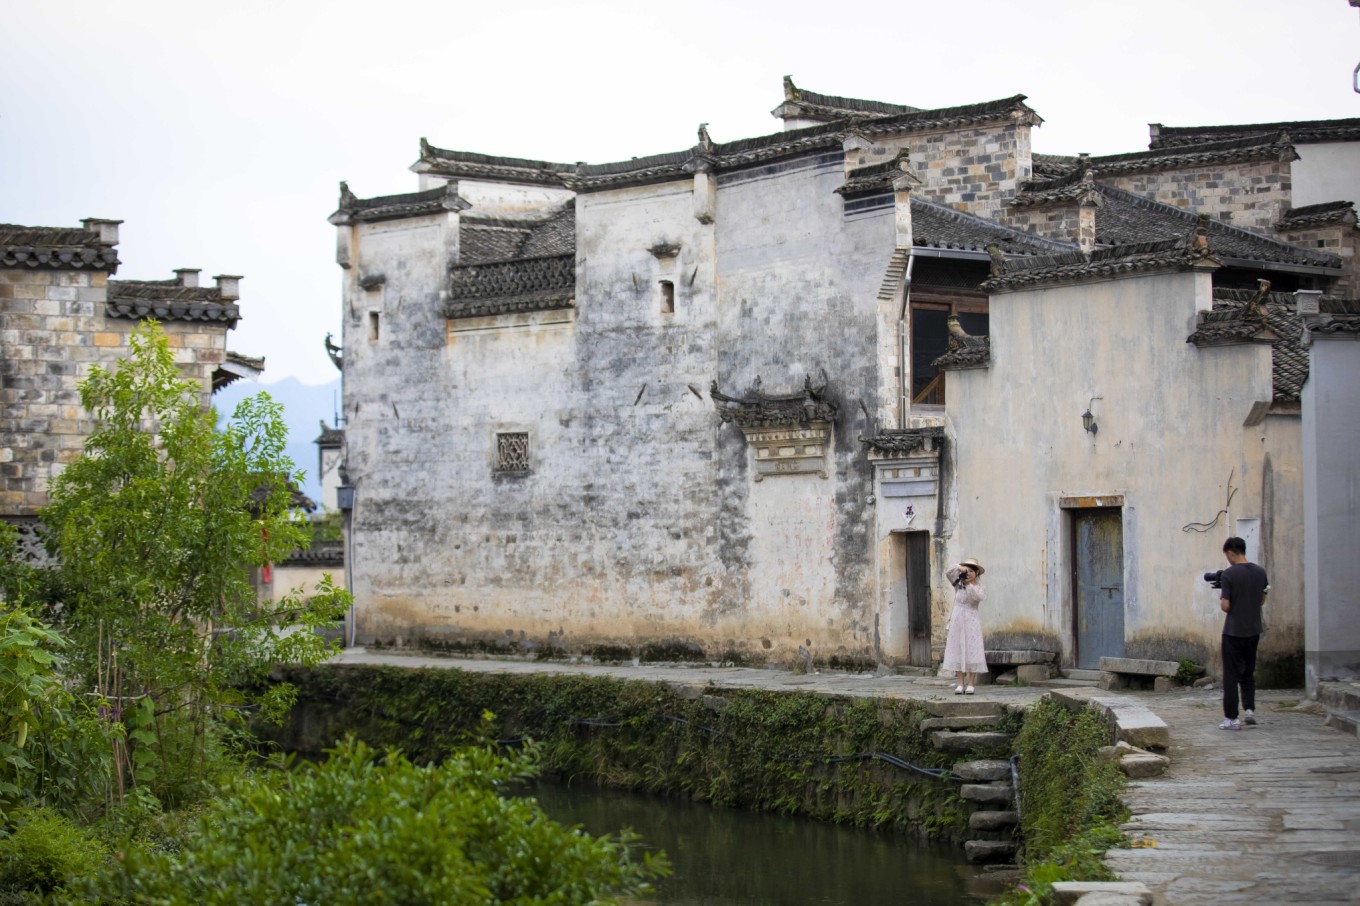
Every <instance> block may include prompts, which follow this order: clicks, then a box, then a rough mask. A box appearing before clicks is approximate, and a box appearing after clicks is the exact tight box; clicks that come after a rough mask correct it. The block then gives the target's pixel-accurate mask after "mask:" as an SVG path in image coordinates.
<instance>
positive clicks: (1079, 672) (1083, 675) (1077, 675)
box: [1062, 667, 1100, 683]
mask: <svg viewBox="0 0 1360 906" xmlns="http://www.w3.org/2000/svg"><path fill="white" fill-rule="evenodd" d="M1062 675H1063V676H1064V677H1066V678H1067V679H1076V680H1090V681H1091V682H1093V683H1095V682H1099V681H1100V671H1099V670H1083V669H1081V668H1079V667H1072V668H1071V669H1068V670H1064V671H1063V672H1062Z"/></svg>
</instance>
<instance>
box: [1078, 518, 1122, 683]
mask: <svg viewBox="0 0 1360 906" xmlns="http://www.w3.org/2000/svg"><path fill="white" fill-rule="evenodd" d="M1072 567H1073V569H1072V572H1073V583H1074V586H1075V587H1074V589H1073V591H1074V595H1073V599H1074V600H1075V601H1076V621H1077V627H1076V629H1077V631H1076V636H1077V639H1076V641H1077V658H1076V660H1077V666H1078V667H1080V668H1082V669H1086V670H1098V669H1099V668H1100V659H1101V658H1102V657H1123V656H1124V523H1123V513H1122V511H1121V510H1119V509H1100V510H1073V511H1072Z"/></svg>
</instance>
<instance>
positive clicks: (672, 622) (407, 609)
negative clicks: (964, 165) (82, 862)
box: [345, 155, 893, 659]
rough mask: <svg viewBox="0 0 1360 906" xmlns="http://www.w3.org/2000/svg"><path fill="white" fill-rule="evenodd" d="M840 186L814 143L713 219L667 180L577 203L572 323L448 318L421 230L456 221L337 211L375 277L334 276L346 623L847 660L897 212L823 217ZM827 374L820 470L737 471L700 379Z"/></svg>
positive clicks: (511, 641)
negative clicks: (499, 465)
mask: <svg viewBox="0 0 1360 906" xmlns="http://www.w3.org/2000/svg"><path fill="white" fill-rule="evenodd" d="M842 179H843V168H842V163H841V160H840V157H839V155H831V156H830V158H829V159H827V160H824V161H818V162H816V163H809V162H802V163H799V164H795V165H792V166H787V167H786V166H774V167H770V168H766V169H764V170H761V171H760V172H751V173H749V174H746V175H745V176H744V177H741V178H734V179H730V180H725V181H724V183H723V184H722V185H721V186H720V188H719V189H718V194H717V202H716V205H717V208H716V216H717V219H716V223H714V224H710V225H705V224H701V223H700V222H699V221H698V220H696V219H695V217H694V201H693V195H692V185H693V184H692V183H691V182H690V181H688V180H686V181H678V182H674V183H666V184H662V185H657V186H648V187H641V188H630V189H621V190H616V191H610V192H600V193H593V194H588V195H583V196H580V197H578V199H577V231H578V232H577V300H576V302H577V307H576V312H575V317H574V319H572V320H562V319H561V318H560V316H559V315H558V314H557V313H542V317H539V316H534V317H530V318H528V319H524V318H510V317H506V318H503V319H502V321H501V323H503V324H504V323H510V322H511V321H517V323H519V326H513V327H506V326H502V327H499V328H495V329H481V330H471V329H469V327H472V326H478V325H473V324H471V323H469V322H454V323H453V330H451V331H450V332H448V334H447V336H446V335H445V332H444V321H443V319H442V317H440V316H439V310H440V304H441V299H442V287H443V282H442V281H443V276H442V274H443V271H442V270H441V268H446V267H447V258H446V257H445V258H444V259H443V260H441V252H440V249H441V248H445V247H447V246H448V242H447V236H446V234H445V233H444V232H443V230H444V228H445V227H444V224H445V223H447V224H451V225H452V227H456V217H452V216H450V217H448V218H447V220H445V219H444V218H428V219H426V220H425V222H421V221H418V220H411V221H403V222H400V224H399V225H396V226H393V225H387V226H386V227H385V228H384V225H381V224H379V225H374V226H371V227H362V228H360V229H359V230H358V233H359V236H358V239H357V242H356V243H355V246H356V248H357V249H358V253H357V255H356V256H355V266H354V267H353V268H352V270H351V275H352V274H353V273H354V272H359V271H362V272H364V273H379V272H380V273H384V274H385V275H386V276H387V282H386V283H385V284H384V286H383V287H382V288H381V289H380V290H379V291H378V292H376V293H364V292H363V291H362V290H360V289H358V287H357V281H355V280H353V279H352V277H351V280H350V281H349V282H348V289H347V308H348V314H347V322H346V329H347V342H346V357H345V368H346V375H345V381H346V384H345V386H346V407H347V414H348V416H349V418H350V421H349V422H348V423H347V445H348V448H349V468H350V472H351V478H352V480H353V482H354V484H355V485H356V488H357V501H356V508H355V511H354V514H353V519H354V532H353V539H354V543H353V556H352V561H351V562H352V564H353V571H354V593H355V596H356V612H357V628H358V638H359V640H360V641H361V642H380V643H394V644H411V643H415V642H419V641H423V642H427V643H434V644H441V643H448V644H457V645H481V646H486V647H494V648H504V647H514V648H516V649H517V650H523V649H525V648H533V647H535V646H545V645H552V646H561V647H565V648H567V649H569V650H576V651H586V652H589V651H591V650H601V649H612V650H617V649H619V648H628V649H631V650H633V651H639V650H644V649H646V648H647V646H654V647H656V648H658V649H666V648H667V646H670V648H672V649H673V648H674V646H677V645H679V646H682V647H686V648H688V649H689V650H691V651H701V652H702V653H704V654H705V655H706V656H709V657H717V656H721V655H723V654H724V653H728V652H735V653H739V654H741V655H743V656H750V657H752V658H753V659H761V658H773V659H789V658H791V657H792V656H793V654H794V652H795V651H796V649H797V646H798V645H802V644H805V643H806V642H808V641H809V640H810V641H811V642H812V647H813V649H814V650H815V651H816V652H817V653H818V654H819V655H821V656H825V657H842V658H861V659H870V658H871V657H872V650H873V644H874V626H873V610H874V608H873V603H872V602H873V598H872V590H873V583H872V571H871V567H870V563H871V551H870V547H871V542H870V541H869V533H870V532H871V531H872V518H873V515H872V513H873V511H872V504H871V503H870V502H869V501H868V500H867V498H868V497H869V496H870V495H871V494H872V480H871V473H870V471H869V466H868V464H867V463H866V462H865V460H864V456H863V453H862V448H861V447H860V445H859V443H858V437H859V435H861V434H866V433H870V429H869V426H868V424H867V422H866V420H865V418H864V415H863V411H862V409H861V404H863V406H864V408H867V409H868V411H870V412H873V411H875V410H876V409H877V408H878V402H877V400H876V399H875V394H876V389H875V388H876V387H877V386H878V377H877V367H878V366H877V363H876V357H875V355H874V343H875V336H874V334H875V326H874V325H875V303H874V296H875V292H876V290H877V286H878V282H879V280H880V279H881V276H882V273H881V269H882V268H883V267H884V266H885V265H886V262H887V256H888V255H890V254H891V246H892V235H893V233H892V230H893V227H892V218H891V216H890V214H891V212H888V214H889V216H886V217H872V218H860V219H854V218H851V219H847V218H845V217H844V216H843V213H842V202H841V199H840V196H838V195H836V194H834V191H833V190H834V189H835V188H836V187H837V186H839V185H840V184H841V181H842ZM452 227H450V228H452ZM658 244H669V245H677V244H678V245H679V247H680V251H679V254H678V256H676V257H675V258H661V259H658V258H657V257H656V256H654V255H653V254H652V253H651V252H650V251H649V249H651V248H653V247H655V246H657V245H658ZM661 280H669V281H670V282H672V283H673V285H674V289H675V311H674V313H671V314H666V313H663V312H662V310H661V305H660V290H659V281H661ZM370 310H378V311H381V312H382V318H381V322H380V323H381V325H382V327H381V335H380V338H379V340H378V341H376V342H372V341H369V340H368V339H367V321H366V317H367V312H368V311H370ZM491 320H494V319H488V320H487V321H486V322H484V323H483V322H479V325H480V326H481V327H488V326H489V324H490V321H491ZM554 320H556V321H557V322H558V323H549V322H551V321H554ZM823 371H825V373H826V375H827V378H828V379H829V380H830V382H831V384H830V388H829V394H830V395H831V396H832V397H833V398H834V399H835V401H836V402H837V404H838V406H839V407H840V412H839V415H838V416H837V419H836V424H835V426H834V428H833V432H832V440H831V449H830V453H829V456H828V462H827V474H828V477H827V478H821V477H820V476H818V475H791V476H785V475H781V476H772V477H769V478H766V479H765V480H764V481H762V482H758V483H757V482H755V481H754V480H753V478H754V476H753V467H752V463H751V455H752V454H751V448H750V447H749V445H748V444H747V442H746V441H745V438H744V436H743V435H742V433H741V431H740V430H739V429H738V428H737V427H736V426H735V425H730V424H728V425H724V424H722V423H721V422H720V420H719V418H718V415H717V412H716V410H715V407H714V404H713V402H712V400H711V399H710V398H709V393H708V390H709V385H710V383H711V382H712V381H714V380H717V381H718V383H719V386H720V387H721V388H722V389H723V390H725V391H726V392H728V393H745V392H747V391H748V390H750V389H751V387H752V385H753V384H754V382H755V379H756V378H757V376H759V377H760V378H761V379H762V381H763V385H764V390H765V391H766V392H784V391H788V392H794V391H797V390H799V389H800V388H801V387H802V384H803V380H804V377H805V376H807V375H811V376H812V377H813V379H814V381H818V382H820V380H821V374H822V372H823ZM497 430H509V431H525V432H527V433H529V435H530V447H531V457H532V469H531V471H530V473H529V474H527V475H523V476H515V477H508V476H498V475H494V474H493V471H492V465H493V458H494V440H495V438H494V435H495V433H496V431H497Z"/></svg>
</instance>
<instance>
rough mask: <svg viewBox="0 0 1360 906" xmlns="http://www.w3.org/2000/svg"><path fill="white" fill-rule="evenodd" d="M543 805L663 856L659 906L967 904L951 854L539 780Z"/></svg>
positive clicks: (963, 875) (831, 828) (847, 831)
mask: <svg viewBox="0 0 1360 906" xmlns="http://www.w3.org/2000/svg"><path fill="white" fill-rule="evenodd" d="M533 795H534V796H536V797H537V798H538V800H539V802H540V803H541V804H542V806H543V809H544V810H545V811H546V812H547V813H548V814H549V815H550V816H552V817H553V818H554V819H556V820H557V821H560V822H562V823H563V824H580V825H582V826H583V827H584V828H585V830H586V831H587V832H588V833H591V834H596V835H598V834H614V835H617V834H618V832H619V830H620V829H621V828H624V827H631V828H632V829H633V830H635V831H637V832H638V833H639V834H641V835H642V838H643V841H644V842H645V843H646V845H648V846H649V847H653V848H659V849H663V850H665V851H666V855H667V856H668V857H669V859H670V861H671V867H672V869H673V871H674V873H673V874H672V875H671V877H669V878H665V879H663V880H662V881H661V882H660V883H659V884H658V885H657V887H658V893H657V895H656V896H654V897H652V898H650V899H649V900H647V902H649V903H658V904H664V906H700V904H702V906H727V904H732V906H794V904H798V906H802V904H812V903H816V904H828V906H834V904H844V906H852V904H853V906H861V904H870V903H910V904H912V906H957V904H963V903H970V902H976V900H974V899H972V898H971V897H969V896H968V894H967V892H966V891H965V887H966V885H967V884H968V881H969V879H970V878H971V876H972V874H973V872H972V870H971V869H970V868H968V867H967V865H966V863H965V861H964V858H963V854H962V853H961V852H959V851H958V850H952V849H945V848H942V847H938V846H932V845H930V844H926V843H922V842H920V841H917V840H914V839H911V838H908V837H901V836H889V835H883V834H873V833H870V832H866V831H858V830H854V829H852V828H846V827H838V826H835V825H831V824H823V823H821V822H817V821H810V820H806V819H798V818H783V817H779V816H774V815H762V814H755V813H751V812H744V811H738V810H736V809H723V808H715V807H713V806H710V805H706V804H703V803H696V802H688V801H684V800H677V799H665V798H661V797H654V796H645V795H640V794H636V793H625V792H620V791H617V790H604V789H597V788H594V787H589V786H580V785H577V786H574V787H566V786H563V785H558V784H555V783H551V782H547V781H545V782H543V783H541V784H539V785H538V786H537V787H535V788H534V790H533Z"/></svg>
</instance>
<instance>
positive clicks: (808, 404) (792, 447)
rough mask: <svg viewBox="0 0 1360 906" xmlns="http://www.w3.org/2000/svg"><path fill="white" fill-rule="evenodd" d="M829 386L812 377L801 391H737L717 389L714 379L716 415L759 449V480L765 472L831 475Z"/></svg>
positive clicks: (833, 410) (832, 410) (832, 409)
mask: <svg viewBox="0 0 1360 906" xmlns="http://www.w3.org/2000/svg"><path fill="white" fill-rule="evenodd" d="M825 390H826V384H825V383H823V384H822V385H821V386H820V387H813V386H812V378H811V377H809V378H806V379H805V380H804V382H803V391H802V392H801V393H795V394H789V395H787V396H769V395H765V394H762V393H756V394H755V395H752V396H747V397H735V396H728V395H727V394H725V393H722V392H721V391H720V390H718V382H717V381H714V382H713V384H712V386H711V387H710V388H709V395H710V396H712V398H713V402H714V403H715V404H716V405H717V407H718V417H719V418H721V419H722V420H723V422H731V423H733V424H735V425H736V426H737V427H738V428H740V429H741V432H742V434H743V435H744V436H745V437H746V442H747V443H748V444H750V446H751V449H752V451H753V452H754V453H755V480H756V481H763V480H764V479H765V477H766V476H767V475H803V474H816V475H818V476H820V477H822V478H827V477H828V471H827V464H826V456H827V450H828V449H829V448H830V446H831V429H832V425H833V424H834V422H835V418H836V404H835V403H833V402H831V401H830V400H828V399H825V398H824V397H823V395H822V394H823V393H824V392H825Z"/></svg>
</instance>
